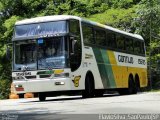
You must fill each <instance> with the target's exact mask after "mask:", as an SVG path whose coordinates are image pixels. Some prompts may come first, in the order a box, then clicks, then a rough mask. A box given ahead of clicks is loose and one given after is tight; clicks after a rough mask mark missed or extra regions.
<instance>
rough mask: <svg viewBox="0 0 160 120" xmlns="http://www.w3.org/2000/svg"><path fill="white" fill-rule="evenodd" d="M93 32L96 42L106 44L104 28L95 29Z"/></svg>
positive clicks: (101, 44)
mask: <svg viewBox="0 0 160 120" xmlns="http://www.w3.org/2000/svg"><path fill="white" fill-rule="evenodd" d="M94 33H95V41H96V44H97V45H100V46H106V32H105V31H104V30H95V31H94Z"/></svg>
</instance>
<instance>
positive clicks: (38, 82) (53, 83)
mask: <svg viewBox="0 0 160 120" xmlns="http://www.w3.org/2000/svg"><path fill="white" fill-rule="evenodd" d="M71 84H73V83H72V80H71V78H55V79H46V78H45V79H41V78H40V79H29V80H21V81H13V85H14V88H15V92H16V93H17V94H21V93H27V92H33V93H36V92H52V91H66V90H71Z"/></svg>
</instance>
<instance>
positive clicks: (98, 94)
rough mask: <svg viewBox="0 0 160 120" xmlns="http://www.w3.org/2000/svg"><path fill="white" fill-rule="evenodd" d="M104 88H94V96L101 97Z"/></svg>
mask: <svg viewBox="0 0 160 120" xmlns="http://www.w3.org/2000/svg"><path fill="white" fill-rule="evenodd" d="M103 93H104V90H95V97H103Z"/></svg>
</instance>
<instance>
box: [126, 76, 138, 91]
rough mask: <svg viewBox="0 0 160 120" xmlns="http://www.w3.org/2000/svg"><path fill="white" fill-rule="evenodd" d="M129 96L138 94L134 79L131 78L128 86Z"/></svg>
mask: <svg viewBox="0 0 160 120" xmlns="http://www.w3.org/2000/svg"><path fill="white" fill-rule="evenodd" d="M127 93H128V94H136V93H137V88H136V84H135V82H134V80H133V78H132V77H129V85H128V92H127Z"/></svg>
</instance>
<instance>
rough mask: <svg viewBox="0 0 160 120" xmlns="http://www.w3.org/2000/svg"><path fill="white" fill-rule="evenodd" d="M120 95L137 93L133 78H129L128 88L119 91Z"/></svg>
mask: <svg viewBox="0 0 160 120" xmlns="http://www.w3.org/2000/svg"><path fill="white" fill-rule="evenodd" d="M118 92H119V94H120V95H131V94H136V93H137V87H136V84H135V82H134V80H133V78H132V77H129V80H128V88H122V89H119V90H118Z"/></svg>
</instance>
